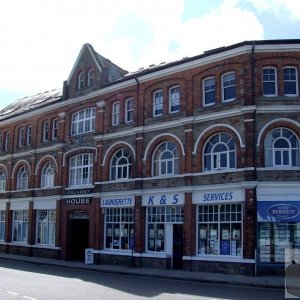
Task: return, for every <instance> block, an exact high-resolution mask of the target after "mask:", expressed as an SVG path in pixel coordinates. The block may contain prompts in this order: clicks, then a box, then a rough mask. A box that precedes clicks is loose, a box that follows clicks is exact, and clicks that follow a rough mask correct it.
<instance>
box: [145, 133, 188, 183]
mask: <svg viewBox="0 0 300 300" xmlns="http://www.w3.org/2000/svg"><path fill="white" fill-rule="evenodd" d="M163 142H171V143H174V144H175V145H176V147H177V150H178V156H179V174H182V173H183V172H184V170H185V159H184V156H185V152H184V146H183V144H182V142H181V141H180V140H179V138H178V137H177V136H175V135H174V134H170V133H165V134H160V135H158V136H156V137H155V138H153V139H152V140H151V141H150V142H149V144H148V146H147V148H146V150H145V155H144V158H143V161H144V162H145V167H146V168H145V173H144V174H145V176H147V177H150V176H151V168H152V159H153V153H154V151H155V149H156V148H157V147H158V146H159V145H160V144H161V143H163Z"/></svg>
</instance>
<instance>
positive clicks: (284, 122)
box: [256, 118, 300, 167]
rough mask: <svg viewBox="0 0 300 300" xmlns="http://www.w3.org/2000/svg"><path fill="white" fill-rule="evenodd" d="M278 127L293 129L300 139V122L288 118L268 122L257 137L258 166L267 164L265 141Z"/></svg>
mask: <svg viewBox="0 0 300 300" xmlns="http://www.w3.org/2000/svg"><path fill="white" fill-rule="evenodd" d="M276 128H285V129H287V130H290V131H292V132H293V133H294V134H295V135H296V136H297V137H298V139H300V124H299V123H298V122H296V121H294V120H291V119H287V118H279V119H275V120H272V121H270V122H269V123H267V124H266V125H265V126H264V127H263V128H262V129H261V130H260V132H259V135H258V137H257V144H256V147H257V166H258V167H263V166H264V165H265V151H264V150H265V149H264V148H265V147H264V141H265V139H266V137H267V135H268V134H269V133H270V132H271V131H273V130H274V129H276Z"/></svg>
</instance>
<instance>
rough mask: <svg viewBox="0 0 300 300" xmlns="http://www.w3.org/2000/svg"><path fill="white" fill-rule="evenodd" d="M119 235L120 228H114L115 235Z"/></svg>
mask: <svg viewBox="0 0 300 300" xmlns="http://www.w3.org/2000/svg"><path fill="white" fill-rule="evenodd" d="M119 236H120V229H119V228H115V237H119Z"/></svg>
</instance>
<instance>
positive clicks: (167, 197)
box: [142, 193, 184, 206]
mask: <svg viewBox="0 0 300 300" xmlns="http://www.w3.org/2000/svg"><path fill="white" fill-rule="evenodd" d="M183 204H184V194H182V193H181V194H179V193H174V194H171V193H170V194H153V195H145V196H143V199H142V205H143V206H164V205H183Z"/></svg>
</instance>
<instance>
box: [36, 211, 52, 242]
mask: <svg viewBox="0 0 300 300" xmlns="http://www.w3.org/2000/svg"><path fill="white" fill-rule="evenodd" d="M55 233H56V211H55V210H54V209H53V210H45V209H43V210H37V211H36V244H37V245H49V246H55Z"/></svg>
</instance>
